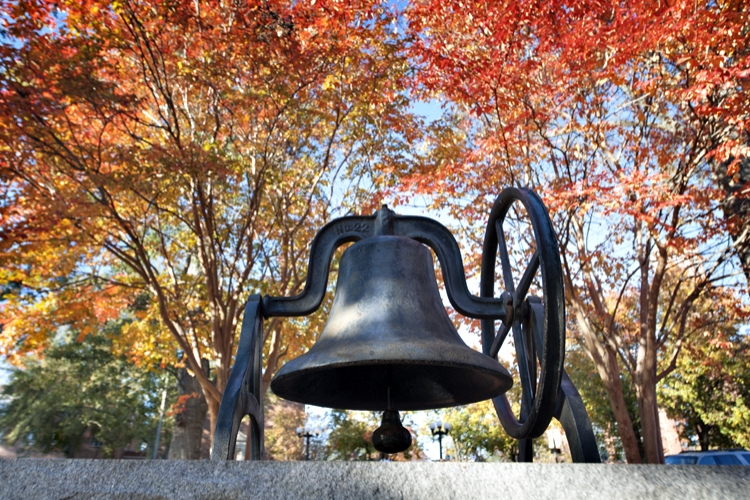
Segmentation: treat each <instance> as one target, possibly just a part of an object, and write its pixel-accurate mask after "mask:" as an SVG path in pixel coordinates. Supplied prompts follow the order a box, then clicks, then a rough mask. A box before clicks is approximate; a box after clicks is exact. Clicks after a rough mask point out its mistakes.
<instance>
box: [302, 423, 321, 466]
mask: <svg viewBox="0 0 750 500" xmlns="http://www.w3.org/2000/svg"><path fill="white" fill-rule="evenodd" d="M313 436H315V437H318V436H320V429H315V430H314V431H313V430H311V429H307V428H305V429H303V428H302V427H297V437H299V438H300V439H302V438H305V460H310V438H311V437H313Z"/></svg>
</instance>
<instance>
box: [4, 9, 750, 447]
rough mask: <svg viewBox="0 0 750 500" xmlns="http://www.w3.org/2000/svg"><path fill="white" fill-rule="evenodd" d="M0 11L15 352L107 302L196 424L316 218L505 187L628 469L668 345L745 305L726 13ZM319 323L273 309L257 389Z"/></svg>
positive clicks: (302, 259)
mask: <svg viewBox="0 0 750 500" xmlns="http://www.w3.org/2000/svg"><path fill="white" fill-rule="evenodd" d="M0 6H1V8H2V16H0V23H2V34H1V36H2V40H0V65H1V66H2V70H0V192H2V202H0V285H1V286H2V292H1V293H2V300H3V302H2V305H1V306H0V324H2V325H3V326H2V330H1V331H0V354H2V355H4V356H6V357H7V358H8V359H9V360H11V361H17V360H19V359H20V358H21V357H23V356H25V355H26V354H28V353H41V352H43V351H44V350H45V349H46V348H47V347H48V345H49V343H50V339H51V338H52V337H53V336H54V335H55V332H56V331H58V329H59V328H60V327H64V326H69V325H75V327H76V330H77V331H79V332H81V337H85V336H86V335H87V334H89V333H91V332H93V331H96V330H97V329H100V328H101V326H102V325H103V324H104V323H105V322H107V321H108V320H112V319H115V318H124V319H126V320H127V324H126V325H125V326H124V327H123V329H122V333H121V335H119V336H118V338H116V339H114V340H113V341H114V346H115V348H116V349H119V350H120V351H122V352H125V353H127V354H128V355H129V356H130V357H131V358H132V359H133V360H135V361H137V362H138V363H141V364H144V365H149V364H174V363H179V362H182V363H184V364H186V365H187V366H188V367H189V368H190V370H191V371H192V372H193V373H194V374H195V375H196V377H197V378H198V380H199V382H200V386H201V388H202V392H203V394H204V396H205V397H206V398H207V401H208V403H209V411H210V413H211V415H212V416H214V417H215V415H216V411H217V409H218V404H219V401H220V398H221V393H222V390H223V387H224V385H225V384H226V381H227V377H228V375H229V370H230V368H231V364H232V356H233V353H234V350H235V342H236V339H237V330H238V325H239V321H240V319H241V313H242V306H243V304H244V301H245V300H246V298H247V296H248V294H250V293H262V294H271V295H284V296H290V295H294V294H296V293H298V292H299V291H300V290H301V288H302V287H303V286H304V280H305V273H306V261H307V251H308V249H309V243H310V241H311V240H312V238H313V236H314V234H315V232H316V230H317V228H319V227H320V226H321V225H323V224H324V223H325V222H326V221H327V220H329V218H330V217H332V216H334V215H337V214H344V213H349V212H357V213H368V212H369V211H370V210H371V208H372V207H374V206H377V204H378V203H379V202H380V197H381V196H382V195H385V196H389V197H391V199H395V200H396V201H397V202H400V201H402V200H406V199H408V198H409V197H411V196H412V195H414V194H424V195H427V196H428V197H429V198H430V200H431V201H432V202H433V203H434V207H441V208H445V209H447V211H448V213H450V214H452V215H453V216H455V217H456V218H457V219H458V220H460V222H461V224H462V226H463V227H464V228H465V229H467V231H466V233H465V236H466V238H467V241H472V238H475V237H476V235H477V234H479V233H480V232H481V231H483V229H484V227H483V225H484V224H485V222H486V217H487V208H488V200H491V198H492V197H494V196H495V195H497V193H498V192H499V191H500V190H501V189H502V188H503V187H505V186H511V185H515V186H531V187H532V188H533V189H535V190H536V191H538V192H539V193H540V194H542V195H543V197H544V200H545V203H546V204H547V206H548V207H549V209H550V212H551V214H552V216H553V220H554V223H555V225H556V229H557V232H558V238H559V243H560V248H561V252H562V257H563V266H564V273H565V285H566V296H567V300H568V311H569V319H570V320H571V321H570V327H569V331H570V332H571V335H572V337H573V339H574V340H575V341H576V342H578V343H579V344H580V346H581V347H582V348H583V349H584V351H585V352H586V354H587V356H588V357H589V358H590V359H591V360H592V361H593V362H594V364H595V365H596V367H597V372H598V374H599V376H600V377H601V378H602V381H603V383H604V386H605V388H606V391H607V394H608V398H609V402H610V405H611V406H612V410H613V414H614V416H615V419H616V421H617V430H618V432H619V434H620V437H621V439H622V441H623V445H624V448H625V452H626V455H627V459H628V461H630V462H639V461H642V460H645V461H649V462H660V461H662V459H663V452H662V450H661V449H660V444H659V443H660V436H659V432H660V431H659V426H658V419H657V399H656V398H657V394H656V386H657V384H658V383H660V381H662V380H664V379H665V377H667V376H669V375H670V373H673V372H674V370H676V369H678V366H679V363H678V360H680V359H681V358H680V356H681V353H682V351H683V349H684V347H685V345H687V344H689V343H690V342H692V341H693V340H694V339H695V338H697V335H699V334H702V332H705V331H706V330H707V329H708V330H710V329H711V328H714V326H715V325H717V324H719V323H721V322H727V321H729V322H741V321H744V320H747V318H748V317H749V315H750V313H749V312H748V307H747V305H748V304H747V295H746V294H747V289H748V288H747V278H743V277H742V275H741V273H740V270H742V269H743V266H744V272H745V274H746V275H747V276H749V277H750V222H748V221H750V188H749V187H748V186H750V160H748V156H749V155H748V153H749V152H750V98H748V85H749V84H750V50H748V47H749V46H750V43H748V33H749V31H750V9H749V8H748V6H747V5H746V2H742V1H739V0H733V1H731V0H730V1H724V2H695V1H687V0H675V1H672V2H664V1H659V2H657V1H650V0H638V1H633V2H610V1H597V0H584V1H564V0H560V1H558V0H556V1H549V2H540V1H536V0H519V1H512V2H511V1H497V2H476V1H461V2H445V1H440V0H413V1H410V2H408V3H405V4H400V3H395V4H394V3H392V2H379V1H376V0H351V1H343V0H342V1H339V0H311V1H305V2H302V1H283V0H264V1H259V0H258V1H256V0H244V1H239V2H230V3H225V2H214V1H210V2H201V1H185V0H174V1H170V2H148V1H145V0H116V1H108V0H84V1H75V2H74V1H63V2H47V1H43V0H21V1H10V0H2V2H1V3H0ZM417 101H427V102H432V103H440V104H441V106H442V110H443V113H442V116H441V117H440V118H439V119H437V120H434V121H432V122H430V123H424V122H422V121H420V120H419V119H418V118H416V117H414V116H413V112H412V110H413V108H412V107H411V105H412V103H414V102H417ZM375 192H377V193H378V194H377V196H374V195H372V193H375ZM508 231H512V228H509V229H508ZM469 258H470V259H471V262H476V261H477V260H478V259H477V256H476V255H470V256H469ZM711 301H714V302H715V303H716V304H719V305H720V307H719V306H717V307H716V308H715V309H710V308H709V309H707V308H706V306H705V304H706V303H709V302H711ZM319 323H320V318H312V319H309V320H301V321H280V320H278V319H275V320H272V321H270V322H268V323H267V325H266V332H267V335H266V340H265V343H266V345H265V351H264V362H265V366H266V368H265V375H264V382H265V383H266V384H267V383H268V381H269V380H270V377H271V376H272V375H273V373H274V372H275V370H276V368H277V366H279V364H280V363H282V362H283V361H284V360H285V359H289V358H292V357H294V356H296V355H297V354H299V353H300V352H302V351H303V350H304V348H306V347H307V346H308V345H309V344H310V343H311V341H312V340H313V337H314V335H315V332H316V331H317V328H318V326H319ZM204 360H205V361H204ZM623 372H627V374H628V376H627V377H622V373H623ZM625 380H627V381H632V384H633V386H632V388H623V385H622V384H623V383H625V382H624V381H625ZM628 389H632V390H634V391H635V393H636V396H637V403H638V404H637V406H638V412H637V413H638V414H637V415H633V414H632V412H631V413H629V412H628V408H627V404H626V398H625V393H626V392H627V390H628ZM634 418H636V419H637V420H639V421H640V428H641V431H642V433H641V435H636V432H635V431H634V430H633V429H634V425H633V419H634ZM639 441H641V443H642V445H643V449H644V450H645V452H644V455H643V456H641V453H640V448H639Z"/></svg>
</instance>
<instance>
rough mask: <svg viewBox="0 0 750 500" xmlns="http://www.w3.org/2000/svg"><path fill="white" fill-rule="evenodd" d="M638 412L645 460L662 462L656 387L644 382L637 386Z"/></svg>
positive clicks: (654, 462) (656, 462) (655, 462)
mask: <svg viewBox="0 0 750 500" xmlns="http://www.w3.org/2000/svg"><path fill="white" fill-rule="evenodd" d="M638 414H639V415H640V417H641V432H642V433H643V449H644V452H645V455H646V457H645V458H646V462H647V463H650V464H661V463H664V452H663V451H662V444H661V427H660V426H659V406H658V405H657V403H656V387H655V386H654V385H652V384H649V383H644V384H643V385H642V386H641V387H639V388H638Z"/></svg>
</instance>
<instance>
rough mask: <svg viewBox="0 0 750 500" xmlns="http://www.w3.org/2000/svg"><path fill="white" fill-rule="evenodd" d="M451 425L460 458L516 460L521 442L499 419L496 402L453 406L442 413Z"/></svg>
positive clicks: (470, 459)
mask: <svg viewBox="0 0 750 500" xmlns="http://www.w3.org/2000/svg"><path fill="white" fill-rule="evenodd" d="M442 419H443V421H445V422H449V423H450V424H451V429H450V437H451V439H452V440H453V449H454V451H455V457H456V459H457V460H459V461H482V462H483V461H486V460H488V459H491V458H492V457H501V458H502V459H504V460H505V461H508V462H515V461H516V459H517V457H518V441H516V440H515V439H513V438H511V437H510V436H508V435H507V434H506V433H505V431H504V430H503V428H502V426H501V425H500V423H499V422H498V420H497V415H496V414H495V410H494V407H493V406H492V401H482V402H479V403H474V404H470V405H466V406H460V407H456V408H451V409H450V410H448V411H446V412H443V413H442Z"/></svg>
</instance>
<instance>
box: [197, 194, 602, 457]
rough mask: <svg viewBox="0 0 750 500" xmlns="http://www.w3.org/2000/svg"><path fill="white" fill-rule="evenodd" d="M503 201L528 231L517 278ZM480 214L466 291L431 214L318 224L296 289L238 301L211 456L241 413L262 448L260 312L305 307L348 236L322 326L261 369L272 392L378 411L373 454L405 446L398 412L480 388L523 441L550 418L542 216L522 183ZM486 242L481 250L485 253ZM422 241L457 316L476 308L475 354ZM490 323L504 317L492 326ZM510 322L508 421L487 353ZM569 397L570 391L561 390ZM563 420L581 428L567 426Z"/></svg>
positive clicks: (559, 314)
mask: <svg viewBox="0 0 750 500" xmlns="http://www.w3.org/2000/svg"><path fill="white" fill-rule="evenodd" d="M504 195H505V196H504ZM514 202H521V203H522V204H523V205H524V207H525V208H526V210H527V212H528V213H529V216H530V218H531V222H532V226H533V229H534V234H535V237H536V239H537V240H538V241H537V242H536V243H537V248H536V250H534V253H533V256H532V257H531V263H530V264H529V267H528V269H526V271H525V272H524V273H523V276H522V278H521V279H520V281H519V282H518V284H517V285H516V284H515V283H514V281H513V279H512V272H511V270H510V269H509V263H508V262H509V260H508V256H507V248H506V246H507V245H506V243H505V239H504V235H503V233H502V224H501V223H502V220H503V219H504V218H505V215H506V213H507V212H508V209H509V208H510V205H511V204H512V203H514ZM490 219H491V221H490V222H491V223H492V222H493V219H494V222H495V223H494V224H490V225H488V236H487V237H486V239H485V252H484V253H487V254H488V255H490V259H489V260H488V261H487V262H485V258H484V254H483V262H482V280H483V284H482V285H481V288H482V295H483V296H480V297H476V296H474V295H472V294H471V293H469V291H468V287H467V284H466V279H465V275H464V269H463V262H462V260H461V254H460V250H459V248H458V244H457V243H456V240H455V238H454V237H453V235H452V234H451V233H450V232H449V231H448V229H447V228H445V227H444V226H443V225H441V224H440V223H438V222H436V221H434V220H431V219H427V218H423V217H402V216H397V215H396V214H395V213H394V212H393V211H392V210H390V209H389V208H388V207H387V206H385V205H384V206H383V207H382V208H381V209H380V210H378V211H377V212H376V214H374V215H373V216H371V217H364V216H353V217H343V218H340V219H336V220H334V221H332V222H331V223H329V224H328V225H326V226H325V227H323V228H322V229H321V230H320V232H319V233H318V234H317V235H316V237H315V239H314V240H313V243H312V246H311V253H310V262H309V265H308V277H307V282H306V283H305V288H304V290H303V291H302V293H301V294H299V295H297V296H295V297H269V296H266V297H263V298H261V297H260V296H258V295H254V296H252V297H250V299H249V300H248V303H247V306H246V309H245V316H244V319H243V325H242V332H241V335H240V343H239V345H238V349H237V356H236V359H235V365H234V367H233V368H232V373H231V375H230V379H229V381H228V383H227V387H226V388H225V392H224V396H223V398H222V402H221V407H220V410H219V416H218V419H217V425H216V432H215V437H214V446H213V449H212V459H227V458H232V457H233V455H234V447H235V441H236V436H237V431H238V428H239V422H240V421H241V420H242V418H243V417H244V416H245V415H250V417H251V432H250V434H251V439H252V441H253V443H252V455H254V457H255V458H259V457H260V456H261V454H262V447H263V443H262V440H263V415H262V413H263V412H262V399H263V398H262V394H260V391H261V387H262V384H260V366H259V365H260V359H261V355H260V353H261V351H262V326H263V319H264V318H270V317H274V316H304V315H308V314H311V313H312V312H314V311H315V310H317V309H318V308H319V307H320V304H321V303H322V301H323V298H324V294H325V291H326V288H327V282H328V274H329V270H330V264H331V259H332V257H333V253H334V251H335V250H336V248H338V247H339V246H341V245H343V244H346V243H351V242H353V243H354V244H353V245H351V246H350V247H349V248H347V249H346V250H345V251H344V253H343V255H342V256H341V261H340V265H339V272H338V281H337V283H336V289H335V295H334V300H333V305H332V307H331V311H330V314H329V317H328V319H327V321H326V324H325V326H324V328H323V331H322V332H321V334H320V337H319V338H318V340H317V341H316V343H315V344H314V345H313V346H312V347H311V348H310V349H309V350H308V351H307V352H306V353H304V354H302V355H301V356H299V357H297V358H295V359H293V360H291V361H289V362H288V363H286V364H285V365H284V366H282V367H281V368H280V369H279V371H278V372H277V373H276V376H275V377H274V378H273V380H272V381H271V390H273V392H274V393H275V394H276V395H278V396H279V397H282V398H284V399H288V400H291V401H296V402H299V403H304V404H312V405H317V406H324V407H330V408H343V409H354V410H376V411H383V412H384V413H383V423H382V425H381V427H380V428H379V429H377V430H376V431H375V432H374V434H373V444H374V446H375V448H376V449H378V450H380V451H382V452H385V453H395V452H399V451H403V450H405V449H406V448H408V447H409V445H410V444H411V433H410V432H409V431H408V430H406V429H405V428H404V427H403V426H402V425H401V421H400V418H399V414H398V411H404V410H425V409H432V408H443V407H449V406H457V405H464V404H468V403H473V402H477V401H483V400H487V399H492V400H493V402H494V403H495V406H496V408H497V410H498V416H499V417H500V420H501V423H502V424H503V426H504V427H505V428H506V430H508V432H509V433H511V435H513V437H515V438H517V439H526V440H527V441H529V442H530V439H531V438H533V437H537V436H538V435H540V434H541V433H542V432H544V430H545V429H546V428H547V426H548V424H549V422H550V420H551V418H552V417H553V416H557V417H558V419H560V418H561V414H562V410H559V411H556V410H558V409H557V408H556V407H558V406H559V407H560V408H562V407H563V406H565V401H564V400H565V394H558V393H560V388H561V382H562V380H563V370H562V362H563V355H564V339H565V330H564V325H565V320H564V302H563V297H562V280H561V275H562V273H561V269H560V260H559V251H558V250H557V242H556V240H555V237H554V232H553V231H552V230H551V227H552V226H551V223H550V222H549V216H548V215H547V212H546V209H544V206H543V205H542V203H541V200H540V199H539V198H538V197H537V196H536V195H535V194H534V193H533V192H531V191H529V190H525V189H516V188H509V189H506V190H505V191H504V192H503V193H502V194H501V196H500V197H498V200H497V201H496V203H495V207H494V208H493V212H492V214H491V217H490ZM498 222H499V225H498ZM550 235H551V241H550ZM488 240H489V243H488ZM488 244H489V245H490V246H492V250H491V251H487V246H488ZM498 244H499V249H500V253H501V256H500V257H501V259H500V260H501V265H502V268H503V278H504V280H505V285H506V287H505V288H506V291H505V292H504V293H502V294H501V295H500V297H494V296H493V295H494V287H493V285H492V284H489V285H488V284H487V281H488V280H489V281H493V282H494V280H495V276H494V274H495V262H494V259H495V256H496V253H497V249H498ZM428 247H429V248H431V249H432V250H433V251H434V253H435V255H436V256H437V259H438V261H439V262H440V265H441V269H442V272H443V277H444V283H445V291H446V295H447V296H448V300H449V301H450V303H451V305H452V306H453V307H454V309H455V310H456V311H457V312H458V313H459V314H462V315H465V316H468V317H471V318H477V319H481V320H482V330H483V332H482V339H483V345H484V349H483V353H480V352H478V351H475V350H473V349H471V348H469V347H468V346H466V344H465V343H464V342H463V340H462V339H461V337H460V336H459V334H458V332H457V331H456V328H455V327H454V326H453V323H452V321H451V320H450V318H449V317H448V314H447V313H446V310H445V307H444V306H443V303H442V300H441V298H440V292H439V290H438V286H437V279H436V277H435V270H434V266H433V258H432V253H431V252H430V250H429V249H428ZM490 260H491V262H490ZM550 260H552V262H549V261H550ZM490 268H491V269H490ZM506 268H507V269H506ZM537 273H540V274H541V276H540V279H541V282H542V292H543V295H544V297H543V298H542V299H541V300H540V299H537V298H535V297H526V295H527V293H528V290H529V286H530V283H531V280H532V279H533V278H534V276H535V275H536V274H537ZM530 301H531V302H530ZM532 302H533V305H532ZM551 302H554V303H551ZM496 321H502V322H503V324H502V327H501V328H500V330H499V332H497V331H496V330H495V322H496ZM511 330H512V331H513V334H514V343H515V344H516V351H517V359H518V362H519V364H525V365H526V366H524V367H520V368H521V369H520V370H519V373H520V375H521V377H522V378H523V377H524V376H525V377H527V378H528V379H529V380H522V390H523V398H522V408H521V417H522V418H521V419H520V420H519V419H517V418H516V417H515V415H514V414H513V412H512V411H511V410H510V405H509V403H508V401H507V399H506V398H505V397H504V394H505V393H506V392H507V391H508V390H509V389H510V388H511V386H512V385H513V379H512V377H511V375H510V373H509V372H508V370H506V369H505V368H504V367H503V366H502V365H501V364H500V363H499V362H498V360H497V351H498V350H499V346H500V344H501V343H502V342H503V340H504V338H505V336H506V335H507V334H508V332H509V331H511ZM519 345H523V348H519ZM521 351H523V352H521ZM522 354H523V355H522ZM537 361H538V362H539V366H538V365H537ZM538 368H540V369H539V373H538V375H537V371H538V370H537V369H538ZM573 390H575V389H574V388H573ZM574 396H577V392H576V393H575V394H572V393H570V395H569V396H568V399H570V398H571V397H574ZM579 399H580V397H579ZM558 403H559V404H558ZM569 406H570V403H568V407H569ZM584 415H585V409H584ZM585 420H586V421H588V417H587V416H586V418H585ZM506 421H507V422H506ZM561 421H562V420H561ZM580 422H583V420H581V419H580V418H579V423H578V424H575V423H574V424H571V425H573V426H574V427H575V426H576V425H577V426H578V427H581V425H583V424H581V423H580ZM588 425H589V427H590V422H589V424H588ZM584 430H585V429H584ZM573 431H574V432H573V433H574V434H581V433H580V432H577V428H576V429H573ZM592 435H593V434H592ZM576 437H578V436H576ZM594 444H595V442H594ZM590 455H591V454H590ZM592 456H593V455H591V457H592ZM591 457H589V458H591ZM596 459H597V460H598V451H597V454H596ZM586 461H594V460H593V458H591V459H590V460H586Z"/></svg>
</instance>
